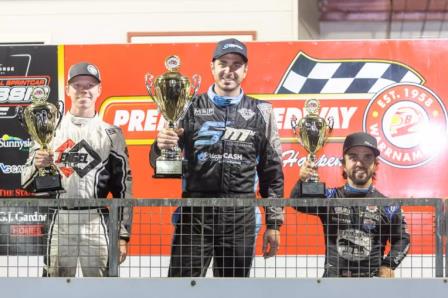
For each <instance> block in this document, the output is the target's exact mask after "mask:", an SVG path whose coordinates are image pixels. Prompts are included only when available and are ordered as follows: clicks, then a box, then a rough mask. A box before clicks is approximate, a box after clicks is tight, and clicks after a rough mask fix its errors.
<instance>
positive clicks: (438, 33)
mask: <svg viewBox="0 0 448 298" xmlns="http://www.w3.org/2000/svg"><path fill="white" fill-rule="evenodd" d="M388 31H389V25H388V22H373V21H370V22H367V21H366V22H321V23H320V34H321V36H320V39H378V38H380V39H383V38H392V39H401V38H405V39H409V38H447V37H448V22H446V21H445V22H441V21H427V22H422V21H419V22H417V21H413V22H410V21H408V22H401V21H395V22H392V24H391V26H390V34H388ZM389 35H390V36H389Z"/></svg>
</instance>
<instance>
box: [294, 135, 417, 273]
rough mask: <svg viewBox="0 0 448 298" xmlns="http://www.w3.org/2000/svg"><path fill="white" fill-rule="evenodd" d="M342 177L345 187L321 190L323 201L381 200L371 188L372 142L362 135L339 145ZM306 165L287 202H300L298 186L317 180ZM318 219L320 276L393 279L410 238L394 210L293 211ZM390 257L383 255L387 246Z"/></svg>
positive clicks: (374, 151)
mask: <svg viewBox="0 0 448 298" xmlns="http://www.w3.org/2000/svg"><path fill="white" fill-rule="evenodd" d="M342 154H343V158H342V159H341V162H342V166H343V169H342V170H343V177H344V179H346V180H347V183H346V184H345V185H343V186H341V187H338V188H329V189H326V190H325V197H326V199H332V198H379V197H384V195H383V194H381V193H380V192H379V191H378V190H377V189H376V188H375V187H374V185H373V181H374V178H375V172H376V169H377V167H378V156H379V155H380V151H379V150H378V148H377V141H376V139H375V138H374V137H373V136H371V135H369V134H367V133H364V132H357V133H353V134H350V135H348V136H347V137H346V139H345V141H344V145H343V151H342ZM316 170H317V169H316V167H315V165H314V164H313V163H312V162H311V161H307V162H306V163H305V165H304V166H303V167H302V168H301V171H300V181H299V182H297V184H296V185H295V187H294V189H293V190H292V192H291V198H301V197H303V196H302V195H301V193H300V185H301V182H302V181H309V177H312V176H315V175H316ZM296 209H297V210H299V211H301V212H305V213H309V214H314V215H317V216H319V217H320V219H321V221H322V223H323V225H324V234H325V241H326V253H325V256H326V258H325V272H324V277H373V276H379V277H394V271H393V270H394V269H395V268H397V267H398V265H399V264H400V263H401V261H402V260H403V259H404V257H405V256H406V253H407V251H408V248H409V242H410V236H409V234H408V232H407V228H406V221H405V219H404V217H403V215H402V213H401V209H400V207H399V206H367V207H359V206H352V207H325V206H321V207H311V206H310V207H296ZM388 241H389V242H390V245H391V249H390V252H389V253H388V254H387V255H386V256H385V255H384V254H385V248H386V244H387V242H388Z"/></svg>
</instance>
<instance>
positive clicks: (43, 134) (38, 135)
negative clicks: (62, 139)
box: [18, 86, 63, 193]
mask: <svg viewBox="0 0 448 298" xmlns="http://www.w3.org/2000/svg"><path fill="white" fill-rule="evenodd" d="M49 94H50V87H48V86H36V87H34V89H33V91H32V94H31V104H30V105H29V106H27V107H26V108H25V109H21V110H19V113H18V116H19V120H20V122H21V124H22V126H23V127H24V128H25V129H26V130H27V132H28V133H29V135H30V137H31V139H32V140H33V141H35V142H36V143H38V144H39V145H40V149H41V150H48V149H49V144H50V143H51V141H52V140H53V137H54V135H55V131H56V129H57V127H58V126H59V124H60V123H61V120H62V111H61V108H57V107H56V106H55V105H54V104H52V103H50V102H48V101H47V99H48V96H49ZM29 190H30V191H31V192H34V193H42V192H51V191H60V190H63V188H62V185H61V175H60V174H59V170H58V168H57V167H56V165H55V164H54V163H52V164H51V165H50V166H48V167H46V168H41V169H39V170H38V175H37V176H36V177H35V178H34V181H33V183H32V184H31V185H30V189H29Z"/></svg>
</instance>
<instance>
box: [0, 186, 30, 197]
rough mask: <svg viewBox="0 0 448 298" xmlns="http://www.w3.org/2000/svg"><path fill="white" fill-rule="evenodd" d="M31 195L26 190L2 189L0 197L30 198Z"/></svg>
mask: <svg viewBox="0 0 448 298" xmlns="http://www.w3.org/2000/svg"><path fill="white" fill-rule="evenodd" d="M30 196H31V193H29V192H27V191H26V190H24V189H21V188H16V189H1V188H0V197H30Z"/></svg>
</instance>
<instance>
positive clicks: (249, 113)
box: [238, 108, 255, 121]
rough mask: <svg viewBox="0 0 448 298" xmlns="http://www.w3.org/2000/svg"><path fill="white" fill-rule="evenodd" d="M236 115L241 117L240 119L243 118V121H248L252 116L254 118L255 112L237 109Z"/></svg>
mask: <svg viewBox="0 0 448 298" xmlns="http://www.w3.org/2000/svg"><path fill="white" fill-rule="evenodd" d="M238 113H239V114H240V115H241V117H243V118H244V120H246V121H247V120H249V119H250V118H252V117H253V116H255V112H254V111H252V110H249V109H245V108H243V109H239V110H238Z"/></svg>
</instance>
